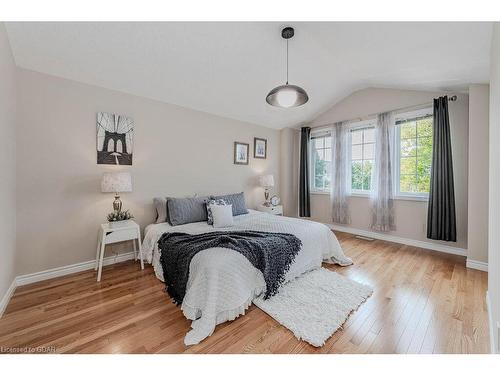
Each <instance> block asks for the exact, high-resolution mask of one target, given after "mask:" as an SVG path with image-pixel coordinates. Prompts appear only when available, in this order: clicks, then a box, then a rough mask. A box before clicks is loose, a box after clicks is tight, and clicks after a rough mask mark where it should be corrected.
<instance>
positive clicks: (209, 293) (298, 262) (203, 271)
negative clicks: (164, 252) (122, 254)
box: [142, 210, 352, 345]
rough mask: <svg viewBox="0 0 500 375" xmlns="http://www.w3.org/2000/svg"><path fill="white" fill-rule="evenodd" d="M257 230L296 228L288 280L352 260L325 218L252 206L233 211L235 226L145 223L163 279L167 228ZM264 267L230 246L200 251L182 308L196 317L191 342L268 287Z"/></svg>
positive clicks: (147, 243)
mask: <svg viewBox="0 0 500 375" xmlns="http://www.w3.org/2000/svg"><path fill="white" fill-rule="evenodd" d="M220 230H226V231H233V230H255V231H264V232H278V233H291V234H294V235H295V236H297V237H298V238H299V239H300V240H301V241H302V248H301V250H300V252H299V253H298V254H297V256H296V257H295V260H294V263H293V264H292V265H291V266H290V269H289V271H288V272H287V274H286V281H290V280H293V279H294V278H296V277H297V276H300V275H301V274H302V273H304V272H307V271H310V270H312V269H315V268H318V267H320V266H321V262H322V261H325V262H329V263H338V264H340V265H342V266H346V265H350V264H352V261H351V259H349V258H348V257H346V256H345V255H344V253H343V251H342V249H341V247H340V244H339V242H338V240H337V238H336V237H335V235H334V234H333V232H332V231H331V230H330V229H329V228H328V227H327V226H326V225H324V224H320V223H316V222H313V221H308V220H301V219H295V218H290V217H283V216H274V215H270V214H267V213H261V212H258V211H253V210H250V213H249V214H247V215H240V216H235V217H234V226H232V227H230V228H225V229H221V228H218V229H214V228H213V226H211V225H208V224H207V223H206V222H200V223H191V224H185V225H178V226H175V227H173V226H170V225H169V224H167V223H161V224H151V225H149V226H147V227H146V231H145V232H146V234H145V237H144V241H143V245H142V250H143V255H144V256H145V259H146V260H147V261H148V262H149V263H152V265H153V267H154V270H155V273H156V276H157V277H158V278H159V279H160V280H162V281H163V269H162V266H161V264H160V254H159V250H158V240H159V239H160V237H161V235H162V234H163V233H165V232H182V233H189V234H198V233H206V232H213V231H220ZM265 286H266V285H265V282H264V278H263V276H262V273H261V272H260V271H259V270H257V269H256V268H255V267H253V266H252V264H251V263H250V262H249V261H248V259H247V258H245V257H244V256H243V255H241V254H239V253H238V252H236V251H233V250H230V249H225V248H220V247H217V248H211V249H207V250H204V251H201V252H199V253H198V254H196V255H195V256H194V257H193V259H192V261H191V264H190V267H189V280H188V284H187V288H186V295H185V297H184V300H183V303H182V306H181V308H182V311H183V313H184V315H185V316H186V318H188V319H190V320H192V321H193V323H192V325H191V327H192V330H191V331H190V332H188V334H187V335H186V337H185V339H184V342H185V344H186V345H193V344H197V343H199V342H200V341H201V340H203V339H205V338H206V337H208V336H210V335H211V334H212V333H213V331H214V330H215V326H216V325H217V324H220V323H223V322H225V321H228V320H233V319H235V318H236V317H238V316H239V315H241V314H244V313H245V310H246V309H247V308H248V306H249V305H250V304H251V303H252V300H253V299H254V298H255V297H256V296H258V295H259V294H261V293H262V292H263V291H264V290H265Z"/></svg>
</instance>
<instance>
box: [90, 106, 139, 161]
mask: <svg viewBox="0 0 500 375" xmlns="http://www.w3.org/2000/svg"><path fill="white" fill-rule="evenodd" d="M133 147H134V120H133V119H132V118H130V117H126V116H121V115H117V114H114V113H106V112H99V113H98V114H97V164H119V165H132V151H133Z"/></svg>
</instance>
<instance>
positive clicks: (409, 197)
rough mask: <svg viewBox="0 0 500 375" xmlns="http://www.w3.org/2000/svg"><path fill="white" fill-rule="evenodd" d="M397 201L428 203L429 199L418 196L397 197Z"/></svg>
mask: <svg viewBox="0 0 500 375" xmlns="http://www.w3.org/2000/svg"><path fill="white" fill-rule="evenodd" d="M394 199H395V200H400V201H415V202H427V201H428V200H429V197H422V196H418V195H414V196H412V195H397V196H395V197H394Z"/></svg>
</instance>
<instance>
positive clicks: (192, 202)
mask: <svg viewBox="0 0 500 375" xmlns="http://www.w3.org/2000/svg"><path fill="white" fill-rule="evenodd" d="M207 200H208V198H207V197H196V198H167V211H168V217H167V219H168V220H169V223H170V225H181V224H188V223H196V222H198V221H207Z"/></svg>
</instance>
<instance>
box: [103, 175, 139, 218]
mask: <svg viewBox="0 0 500 375" xmlns="http://www.w3.org/2000/svg"><path fill="white" fill-rule="evenodd" d="M101 191H102V192H103V193H115V201H114V202H113V211H114V212H115V213H119V212H121V210H122V201H121V200H120V193H130V192H131V191H132V176H130V173H128V172H106V173H104V174H103V175H102V180H101Z"/></svg>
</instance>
